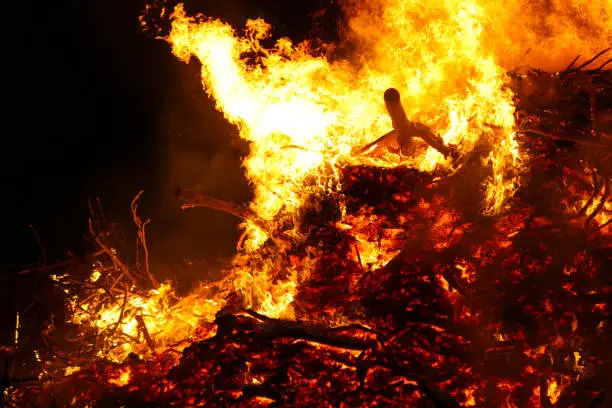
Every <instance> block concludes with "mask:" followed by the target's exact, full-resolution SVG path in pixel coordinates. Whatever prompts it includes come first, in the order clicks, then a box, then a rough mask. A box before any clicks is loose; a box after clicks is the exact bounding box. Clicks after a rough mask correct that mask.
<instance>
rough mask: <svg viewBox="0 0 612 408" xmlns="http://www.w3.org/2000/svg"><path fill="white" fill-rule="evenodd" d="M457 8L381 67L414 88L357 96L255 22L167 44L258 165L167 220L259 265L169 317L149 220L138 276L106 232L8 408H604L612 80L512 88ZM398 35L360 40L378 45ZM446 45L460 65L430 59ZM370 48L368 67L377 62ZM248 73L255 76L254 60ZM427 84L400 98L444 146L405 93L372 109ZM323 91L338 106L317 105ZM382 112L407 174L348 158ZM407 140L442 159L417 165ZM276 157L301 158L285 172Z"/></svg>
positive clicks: (570, 77) (179, 302)
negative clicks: (223, 217) (193, 223)
mask: <svg viewBox="0 0 612 408" xmlns="http://www.w3.org/2000/svg"><path fill="white" fill-rule="evenodd" d="M444 7H448V8H449V9H448V10H446V11H445V12H446V14H448V16H447V15H446V14H445V13H442V12H440V10H436V11H435V12H432V13H430V14H426V15H425V16H421V17H419V18H418V19H417V20H416V21H414V23H415V26H418V27H419V30H418V32H410V33H409V37H407V38H403V40H402V41H403V42H400V45H402V44H403V46H404V48H406V47H405V45H406V44H412V43H415V44H420V47H421V49H420V50H419V52H414V53H412V54H411V57H412V60H411V62H412V63H414V65H409V64H397V63H395V64H389V61H388V60H387V59H384V58H390V57H389V55H390V54H391V57H395V54H393V53H388V52H385V53H383V54H384V58H381V59H380V61H377V62H379V65H380V66H384V67H388V66H406V67H407V68H406V73H405V74H404V73H403V72H402V74H401V75H400V74H398V73H397V72H391V73H380V72H377V71H376V70H375V69H374V68H372V67H369V66H368V67H366V68H367V69H366V68H364V69H363V70H362V71H356V72H350V75H347V72H346V69H347V68H346V67H347V66H346V64H340V63H338V64H336V65H334V64H333V63H329V62H328V61H326V60H323V59H316V58H312V57H311V56H307V55H305V52H306V51H304V50H305V49H306V47H304V48H299V49H298V48H293V46H292V45H291V44H288V43H286V42H279V45H278V49H275V50H270V51H269V50H264V49H263V48H262V47H261V45H260V44H259V43H258V41H259V39H261V38H264V37H265V36H266V35H267V29H268V27H267V25H266V24H265V23H264V22H263V21H261V20H256V21H250V22H249V23H248V24H247V36H248V38H246V39H244V38H235V37H234V34H233V32H231V30H230V29H229V28H228V27H227V26H225V25H224V24H222V23H220V22H218V21H216V20H209V19H207V20H202V21H195V20H194V19H190V18H188V17H186V15H185V13H184V10H183V9H182V8H181V7H178V8H177V9H176V10H175V16H174V21H173V31H172V33H171V36H170V37H169V41H171V42H172V44H173V47H174V52H175V54H176V55H177V56H179V57H180V58H183V59H188V58H190V57H191V56H192V55H195V56H197V57H198V58H200V60H201V61H202V64H203V69H202V71H203V73H204V74H205V77H204V78H203V80H204V83H205V86H206V87H207V90H208V91H209V93H210V94H211V95H213V96H214V97H215V98H216V99H217V103H218V106H219V107H220V109H222V110H223V111H224V113H225V114H226V116H227V117H228V119H229V120H230V121H232V122H234V123H237V124H239V126H240V132H241V136H242V137H243V138H244V139H246V140H248V141H249V142H251V153H250V155H249V157H248V158H246V159H245V163H244V165H245V168H246V171H247V174H248V176H249V179H250V180H251V181H252V182H253V185H254V189H255V191H254V192H255V199H254V200H253V202H252V203H250V205H249V206H248V207H245V206H242V205H236V204H233V203H228V202H225V201H222V200H218V199H215V198H211V197H208V196H206V195H204V194H202V193H200V192H198V191H192V190H184V189H179V190H177V196H178V198H180V199H181V200H182V201H183V208H193V207H207V208H213V209H216V210H220V211H225V212H228V213H230V214H233V215H235V216H237V217H239V218H241V219H242V220H243V221H244V223H243V226H244V228H245V235H244V237H245V244H244V245H239V248H238V252H237V254H236V256H235V258H234V259H233V260H232V261H231V263H229V264H228V266H227V270H226V271H225V274H224V276H223V277H222V278H221V279H219V280H217V281H214V282H207V283H203V284H202V285H201V286H200V287H199V288H197V289H195V290H194V291H193V292H192V293H190V294H188V295H186V296H179V295H177V294H175V292H174V290H173V288H172V285H171V284H170V283H169V282H158V281H157V279H156V278H155V277H154V275H153V273H152V272H151V270H150V268H151V269H152V268H153V265H149V263H148V250H147V249H146V239H145V227H146V225H147V222H148V221H145V222H143V221H142V220H141V219H140V218H139V217H138V216H137V214H136V210H137V206H136V203H137V200H136V199H138V197H137V198H136V199H135V200H134V202H133V203H132V211H133V215H134V222H135V224H136V228H137V232H138V236H139V239H140V244H139V248H143V249H144V252H145V262H144V268H143V267H142V266H140V265H130V264H129V263H128V262H126V261H124V260H123V259H122V258H121V253H120V252H119V251H118V250H117V247H118V245H115V244H114V242H113V239H112V234H111V233H110V232H109V230H111V229H112V228H109V227H108V226H106V223H105V222H104V220H103V218H102V217H97V216H95V215H93V214H92V220H91V222H90V228H91V234H92V236H93V237H94V240H95V242H96V243H97V244H98V246H99V247H100V250H99V252H97V253H96V254H95V256H94V262H92V263H93V265H94V268H93V270H92V271H91V275H89V276H87V277H85V279H82V280H80V281H79V280H77V279H75V278H73V277H71V276H70V275H68V274H65V275H60V276H56V275H54V276H53V279H54V280H55V282H56V283H57V285H58V286H59V287H61V288H62V289H63V290H64V292H65V293H66V298H67V299H68V307H69V308H70V311H71V315H70V317H69V319H70V321H71V324H73V325H75V327H76V332H75V333H74V336H73V337H70V338H69V339H66V334H65V333H62V334H63V337H64V338H65V339H64V340H67V341H69V342H70V343H71V344H73V345H74V348H75V349H73V350H70V349H69V348H68V347H66V348H60V347H48V349H43V348H41V349H40V350H37V352H40V353H42V357H41V358H38V360H39V363H40V364H39V365H40V372H39V373H38V374H39V375H40V380H41V381H33V382H30V383H27V384H22V385H21V386H18V387H13V388H12V389H11V392H10V393H7V398H6V402H7V404H9V405H12V406H28V405H30V406H49V405H53V404H55V405H61V406H68V405H77V406H86V405H93V404H94V403H99V404H100V405H104V404H109V405H111V406H203V405H206V406H270V405H275V406H398V407H399V406H402V407H403V406H419V407H421V406H422V407H431V406H435V407H457V406H460V407H471V406H503V407H508V408H509V407H523V406H534V407H538V406H539V407H550V406H563V407H565V406H583V405H589V404H590V405H591V406H596V404H599V403H602V404H603V403H609V395H611V393H612V389H610V382H609V380H608V377H609V375H608V374H609V371H610V361H612V358H611V357H612V356H611V354H610V348H609V344H610V341H611V340H612V339H611V333H610V322H609V304H608V303H609V301H608V298H609V295H610V292H611V291H612V287H611V286H610V282H609V278H608V276H607V275H606V274H607V273H608V271H607V270H606V269H605V265H606V262H608V261H609V255H608V253H609V251H610V250H611V249H612V245H611V243H610V242H611V240H610V237H612V230H611V220H612V199H611V191H612V190H611V186H610V179H611V176H612V164H611V160H612V155H610V153H609V152H608V151H607V150H605V149H601V148H600V147H602V146H604V147H605V146H607V143H608V134H607V131H606V130H605V129H600V128H599V127H598V126H594V125H593V123H592V119H593V118H597V117H600V116H603V115H604V114H605V113H606V112H607V111H606V110H607V109H608V108H607V107H605V105H604V104H603V103H602V99H605V95H606V93H607V92H608V91H609V89H610V87H609V85H610V84H609V81H610V79H609V72H607V71H606V72H604V71H602V69H603V68H604V67H605V64H606V63H604V65H602V67H601V69H599V70H593V71H588V72H587V71H583V70H582V68H585V67H586V66H587V65H585V64H586V63H583V64H581V65H579V66H578V67H577V68H574V65H575V63H572V64H571V65H570V66H569V67H568V69H567V70H565V71H564V72H563V73H558V74H549V73H545V72H541V71H530V72H528V73H527V74H526V76H523V74H519V73H514V74H512V73H511V74H510V76H511V77H512V78H513V81H514V82H512V83H510V82H509V81H507V82H504V80H505V79H507V78H508V77H507V76H506V72H505V71H504V70H502V69H501V67H499V66H497V65H496V64H495V63H494V62H493V60H492V58H491V57H490V56H489V55H488V54H487V55H480V54H479V53H480V50H481V48H482V45H483V42H481V39H480V37H478V36H479V35H480V34H479V33H480V31H481V30H476V29H475V28H476V27H480V23H481V21H480V20H478V19H477V17H476V15H472V14H470V13H467V12H466V10H465V8H464V7H463V6H461V7H459V6H457V5H455V4H454V3H452V2H450V3H445V4H444ZM474 10H476V8H475V9H474ZM387 11H388V12H387V13H380V14H381V15H382V16H383V17H381V18H388V16H389V15H393V13H392V12H397V13H399V12H402V13H403V14H401V16H402V18H404V19H410V18H412V17H411V16H410V15H406V13H405V8H403V7H399V8H396V9H391V10H390V11H389V10H387ZM423 13H425V11H424V12H423ZM474 13H475V11H474ZM357 14H359V13H357ZM368 16H370V15H368ZM376 16H377V15H376V14H372V15H371V16H370V17H372V18H374V17H376ZM449 16H451V17H452V18H451V17H449ZM441 18H442V19H445V20H443V23H444V30H441V29H440V26H439V25H437V24H438V20H439V19H441ZM398 21H400V19H398V18H397V15H395V17H394V18H391V19H389V20H385V21H384V23H385V24H378V25H376V24H374V25H373V24H371V23H368V22H367V21H361V23H362V24H364V26H365V27H369V29H370V30H376V29H378V28H379V26H384V27H386V29H391V28H397V24H399V23H398ZM427 21H432V23H431V24H433V26H428V25H427V24H425V23H426V22H427ZM401 22H402V24H403V23H404V20H401ZM417 23H418V24H417ZM358 26H359V25H358ZM359 27H361V26H359ZM399 27H400V28H399V29H398V31H397V33H396V34H397V35H400V34H401V35H403V34H404V31H402V30H404V29H405V26H404V25H401V24H400V26H399ZM466 27H469V28H473V29H468V30H466ZM366 32H367V33H368V36H367V40H370V39H371V38H376V36H372V35H369V34H370V31H368V30H366ZM383 34H384V35H381V38H389V34H388V33H383ZM433 34H436V35H435V36H434V35H433ZM385 35H386V37H385ZM439 36H442V37H443V39H444V41H446V42H444V43H442V44H439V43H436V42H435V41H438V37H439ZM466 36H468V37H469V36H475V38H472V37H469V38H467V37H466ZM392 40H394V38H389V41H391V43H392V45H393V46H394V48H393V49H394V50H397V49H400V48H399V47H397V46H396V45H398V44H395V43H394V42H393V41H392ZM409 40H410V41H409ZM432 41H434V42H433V43H432ZM374 45H377V46H378V45H379V46H380V47H371V48H372V49H373V50H374V51H373V52H374V53H375V54H376V52H377V50H379V49H384V46H385V45H386V43H384V42H383V43H382V44H374ZM404 48H401V49H404ZM253 50H255V51H257V52H256V53H255V54H257V55H263V57H261V59H260V60H259V61H258V62H259V63H261V66H262V67H264V68H265V69H263V68H261V67H259V66H257V67H251V66H248V65H246V63H245V62H243V61H242V60H240V56H241V55H242V54H245V53H248V51H253ZM406 52H407V53H409V50H408V51H406ZM438 54H440V55H441V56H442V57H444V58H434V57H436V56H438ZM603 55H605V52H604V53H601V54H600V55H599V56H596V57H601V56H603ZM596 59H597V58H593V59H592V60H591V61H587V63H588V64H591V63H594V62H595V61H596ZM432 61H435V62H436V64H437V65H436V66H433V67H431V66H430V65H431V64H432ZM449 61H450V62H449ZM392 62H393V61H392ZM284 64H289V65H284ZM372 66H376V64H372ZM413 66H414V67H415V68H414V69H413V68H412V67H413ZM321 67H323V68H321ZM228 68H229V69H228ZM429 69H431V72H434V73H435V75H433V76H431V77H427V78H425V79H423V80H422V81H421V82H418V83H417V82H414V83H411V84H410V85H412V86H413V88H412V89H411V88H410V87H409V86H407V87H406V90H405V91H404V89H402V92H403V93H404V92H405V93H410V95H411V97H412V98H415V100H419V101H420V106H419V108H420V109H419V110H420V112H416V113H418V115H420V116H414V117H419V118H425V119H427V120H425V119H421V120H422V121H423V122H426V123H436V130H435V132H434V130H432V129H430V128H429V127H427V126H425V125H422V124H420V123H418V122H414V121H410V120H408V115H407V114H406V111H405V110H404V109H407V110H408V113H410V116H411V117H413V113H415V112H414V111H413V112H411V111H410V109H411V107H410V106H405V107H404V106H402V104H401V102H400V94H399V92H398V91H397V90H395V89H388V90H387V91H386V92H385V97H384V101H385V106H382V105H383V104H382V101H380V91H381V90H380V89H378V88H377V87H374V88H376V89H374V90H371V89H369V88H368V86H369V85H370V84H372V83H374V84H381V83H382V84H384V86H388V84H390V83H406V78H417V77H419V76H423V75H426V74H425V73H426V72H429ZM323 74H324V75H323ZM320 76H321V77H324V78H326V81H328V82H329V84H330V88H325V89H321V88H324V87H322V86H313V84H315V83H316V82H315V81H316V80H317V78H319V77H320ZM396 76H397V77H396ZM355 77H357V78H359V81H357V83H358V85H359V86H360V87H361V88H360V89H358V90H357V91H354V90H352V89H353V88H351V86H352V85H354V84H353V83H352V82H351V81H352V80H353V78H355ZM391 79H393V81H392V80H391ZM279 83H280V84H281V85H278V84H279ZM338 84H340V85H339V86H338ZM426 85H427V86H429V89H425V90H429V91H431V92H425V90H424V89H422V88H421V86H423V87H424V86H426ZM334 86H338V88H337V89H340V90H342V91H343V92H346V93H350V96H351V97H346V95H340V92H334V89H336V88H333V87H334ZM510 88H513V89H514V90H515V92H514V93H513V92H510ZM337 89H336V90H337ZM383 89H384V88H383ZM351 92H352V93H351ZM287 95H290V96H289V97H288V96H287ZM356 95H358V96H360V97H356ZM364 95H365V96H364ZM602 95H604V97H602ZM419 98H420V99H419ZM585 100H587V101H589V104H588V106H583V105H584V104H583V103H582V102H584V101H585ZM371 101H376V102H371ZM603 102H606V101H605V100H604V101H603ZM608 102H609V101H608ZM515 105H516V106H517V108H516V109H515ZM330 107H333V109H336V110H337V112H335V113H333V114H331V113H330V111H331V110H333V109H331V108H330ZM363 107H366V108H367V109H364V108H363ZM385 107H386V110H387V114H388V116H389V117H390V118H391V122H392V126H393V128H394V129H395V130H394V131H393V132H391V133H388V134H387V135H385V136H383V139H389V138H392V137H396V138H397V140H398V144H399V146H400V148H401V151H402V153H403V154H410V155H413V157H411V158H410V159H411V160H407V161H403V160H404V158H402V161H400V162H399V163H398V161H397V155H392V156H394V157H387V156H385V155H384V154H383V155H381V157H366V156H367V155H353V154H351V152H352V151H354V149H355V148H359V147H361V146H363V145H364V144H366V143H367V141H368V140H371V139H369V138H370V136H371V135H372V134H374V135H377V134H381V133H382V132H384V131H385V129H388V118H387V117H386V116H385V112H384V109H385ZM279 112H280V114H279ZM355 112H359V114H355ZM593 112H595V114H593ZM602 112H603V113H602ZM579 114H580V115H579ZM362 116H363V117H365V118H366V120H363V121H361V119H360V118H361V117H362ZM381 117H382V118H384V119H385V120H387V122H385V121H383V120H381V119H380V118H381ZM578 117H579V118H578ZM270 118H273V119H274V120H269V119H270ZM577 118H578V119H577ZM266 119H267V120H266ZM349 119H350V120H349ZM357 122H359V123H358V124H355V123H357ZM517 129H522V130H523V131H524V133H523V134H519V135H517V134H516V130H517ZM436 133H439V134H440V135H441V136H438V135H437V134H436ZM527 133H529V134H530V135H533V134H536V135H539V136H542V135H543V136H546V137H524V135H526V134H527ZM352 135H357V136H354V137H353V136H352ZM360 135H361V136H360ZM349 136H350V137H349ZM548 136H550V137H548ZM416 138H421V139H423V140H424V141H425V142H426V143H427V144H428V145H430V146H431V147H433V149H434V150H435V151H434V150H432V149H425V150H426V151H423V152H418V151H412V146H413V143H414V141H415V139H416ZM556 140H564V141H568V140H569V141H572V143H573V142H576V144H578V147H579V148H580V149H577V148H576V146H575V144H571V145H569V146H567V145H563V144H558V143H555V142H556ZM519 141H520V144H519ZM379 142H380V143H383V142H385V140H381V139H379V140H378V141H377V142H375V143H374V144H376V143H379ZM374 144H370V145H368V146H366V148H367V149H370V148H372V147H373V146H374ZM451 145H456V146H457V152H460V153H461V154H462V155H463V158H464V161H463V162H462V165H461V166H456V167H457V168H455V169H453V168H452V167H453V165H452V164H449V163H448V161H447V160H445V156H449V157H451V158H454V157H455V156H456V155H457V153H455V148H454V147H453V148H451V147H449V146H451ZM279 146H300V149H287V151H284V153H286V155H282V157H281V156H280V155H279V154H278V152H279V151H281V149H280V148H279ZM591 147H597V149H590V148H591ZM367 149H366V150H367ZM414 150H417V149H414ZM413 153H414V154H413ZM439 153H440V154H439ZM522 157H526V158H529V166H528V167H526V168H523V167H522V166H521V165H522V161H521V158H522ZM400 164H401V165H400ZM438 168H442V169H445V170H446V171H444V172H438V171H434V170H437V169H438ZM448 170H454V171H452V172H451V171H448ZM523 173H525V174H523ZM519 175H520V176H522V178H520V177H519ZM483 180H485V181H484V183H483ZM519 181H520V183H519ZM519 185H520V188H518V186H519ZM483 204H484V207H485V210H484V211H483V208H482V207H483ZM272 243H274V245H273V244H272ZM41 272H42V271H41ZM151 285H153V288H151ZM52 323H53V322H52ZM57 323H58V325H57V326H59V323H61V322H57ZM55 336H59V332H58V330H57V329H56V325H53V324H50V325H49V327H48V328H47V329H45V338H46V339H47V340H48V343H49V344H60V341H59V340H58V339H57V338H56V337H55ZM75 367H76V368H75ZM4 383H5V384H6V381H5V382H4Z"/></svg>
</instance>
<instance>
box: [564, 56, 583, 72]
mask: <svg viewBox="0 0 612 408" xmlns="http://www.w3.org/2000/svg"><path fill="white" fill-rule="evenodd" d="M578 58H580V54H579V55H577V56H576V58H574V60H573V61H572V62H571V63H570V64H569V65H568V66H567V68H565V69H564V70H563V71H561V72H567V71H569V70H570V69H572V67H573V66H574V64H575V63H576V61H578Z"/></svg>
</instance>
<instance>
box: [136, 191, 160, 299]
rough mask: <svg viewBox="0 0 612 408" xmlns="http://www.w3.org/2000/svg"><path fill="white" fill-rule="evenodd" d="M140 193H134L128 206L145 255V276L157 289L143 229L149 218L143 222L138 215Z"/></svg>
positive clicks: (157, 283) (156, 281) (157, 285)
mask: <svg viewBox="0 0 612 408" xmlns="http://www.w3.org/2000/svg"><path fill="white" fill-rule="evenodd" d="M142 193H144V191H142V190H141V191H140V192H139V193H138V194H137V195H136V197H134V199H133V200H132V204H131V206H130V208H131V209H132V217H133V218H134V223H135V224H136V228H137V229H138V239H139V241H140V245H141V246H142V249H143V251H144V255H145V259H144V262H145V273H146V274H147V277H148V278H149V280H150V281H151V283H152V284H153V287H154V288H156V289H157V288H158V287H159V281H158V280H157V278H155V276H153V274H152V273H151V269H150V268H149V249H148V247H147V234H146V231H145V228H146V227H147V224H148V223H149V222H150V221H151V220H146V221H145V222H142V220H141V219H140V217H139V216H138V199H139V198H140V196H141V195H142Z"/></svg>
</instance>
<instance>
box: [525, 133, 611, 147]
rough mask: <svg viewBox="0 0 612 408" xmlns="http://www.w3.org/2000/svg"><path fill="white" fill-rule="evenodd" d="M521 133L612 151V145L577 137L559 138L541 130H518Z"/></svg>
mask: <svg viewBox="0 0 612 408" xmlns="http://www.w3.org/2000/svg"><path fill="white" fill-rule="evenodd" d="M518 131H519V132H522V133H525V134H527V133H532V134H534V135H538V136H544V137H548V138H551V139H555V140H565V141H568V142H574V143H576V144H581V145H584V146H591V147H599V148H604V149H612V144H608V143H605V142H602V143H598V142H593V141H590V140H585V139H579V138H577V137H572V136H559V135H555V134H553V133H548V132H543V131H541V130H537V129H518Z"/></svg>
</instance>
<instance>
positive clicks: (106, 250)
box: [89, 218, 135, 282]
mask: <svg viewBox="0 0 612 408" xmlns="http://www.w3.org/2000/svg"><path fill="white" fill-rule="evenodd" d="M89 232H90V233H91V235H92V236H93V238H94V240H95V241H96V244H98V246H99V247H100V248H101V249H102V250H103V251H104V253H105V254H106V255H108V257H109V258H110V259H111V260H112V261H113V266H114V267H115V269H119V270H120V271H121V273H122V275H125V276H127V277H128V278H129V279H130V280H131V281H132V282H134V281H135V279H134V277H133V276H132V274H131V273H130V270H129V268H128V267H127V266H126V265H125V264H124V263H123V262H121V260H120V259H119V257H118V256H117V255H116V254H115V253H113V251H112V250H111V249H110V248H109V247H108V246H107V245H106V244H105V243H104V242H102V240H101V239H100V236H99V235H98V234H96V233H95V231H94V228H93V220H92V219H91V218H90V219H89Z"/></svg>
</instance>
